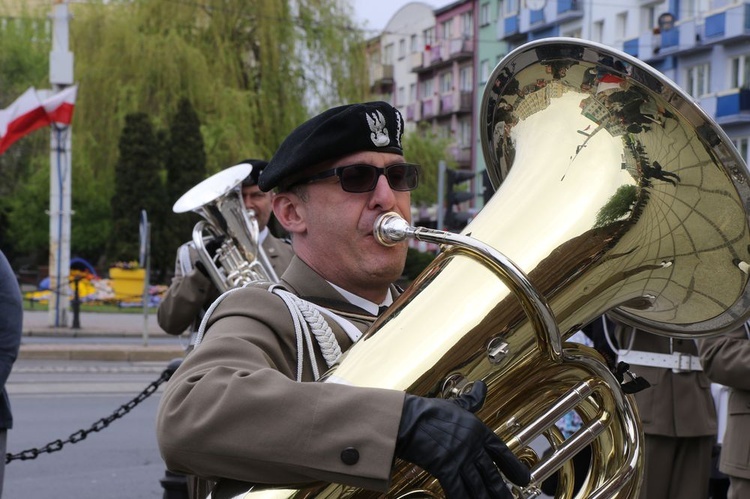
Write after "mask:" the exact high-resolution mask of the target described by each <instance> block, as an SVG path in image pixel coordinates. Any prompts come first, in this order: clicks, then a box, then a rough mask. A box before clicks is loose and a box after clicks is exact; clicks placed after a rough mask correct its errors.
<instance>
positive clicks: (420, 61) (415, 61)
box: [409, 52, 425, 71]
mask: <svg viewBox="0 0 750 499" xmlns="http://www.w3.org/2000/svg"><path fill="white" fill-rule="evenodd" d="M424 54H425V53H424V52H414V53H413V54H411V55H410V56H409V59H410V61H411V70H412V71H418V70H420V69H422V68H423V67H424V58H425V57H424Z"/></svg>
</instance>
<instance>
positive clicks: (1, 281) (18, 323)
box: [0, 252, 23, 389]
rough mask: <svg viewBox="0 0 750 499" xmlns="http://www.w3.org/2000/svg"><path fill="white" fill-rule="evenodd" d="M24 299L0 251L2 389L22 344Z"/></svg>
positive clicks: (0, 375)
mask: <svg viewBox="0 0 750 499" xmlns="http://www.w3.org/2000/svg"><path fill="white" fill-rule="evenodd" d="M22 324H23V301H22V298H21V290H20V289H19V288H18V281H17V280H16V276H15V274H14V273H13V270H12V269H11V267H10V264H9V263H8V260H7V259H6V258H5V255H4V254H3V253H2V252H0V389H4V388H5V383H6V382H7V381H8V376H9V375H10V371H11V368H12V367H13V363H14V362H15V360H16V357H17V356H18V349H19V347H20V346H21V334H22V329H23V328H22Z"/></svg>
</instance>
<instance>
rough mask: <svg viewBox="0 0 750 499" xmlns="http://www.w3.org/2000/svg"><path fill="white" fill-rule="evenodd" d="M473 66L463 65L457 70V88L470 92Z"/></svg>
mask: <svg viewBox="0 0 750 499" xmlns="http://www.w3.org/2000/svg"><path fill="white" fill-rule="evenodd" d="M472 70H473V68H472V67H471V66H464V67H462V68H461V69H459V70H458V88H459V90H461V91H462V92H471V90H472V87H473V85H474V82H473V81H472V80H473V78H472V77H471V73H472Z"/></svg>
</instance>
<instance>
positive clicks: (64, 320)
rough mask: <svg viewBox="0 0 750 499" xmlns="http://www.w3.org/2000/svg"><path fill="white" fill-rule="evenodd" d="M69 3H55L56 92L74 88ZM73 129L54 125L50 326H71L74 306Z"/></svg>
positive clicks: (53, 64) (53, 66) (52, 66)
mask: <svg viewBox="0 0 750 499" xmlns="http://www.w3.org/2000/svg"><path fill="white" fill-rule="evenodd" d="M69 18H70V15H69V13H68V2H67V0H54V6H53V10H52V51H51V52H50V58H49V79H50V83H51V84H52V92H53V94H54V93H57V92H60V91H62V90H63V89H65V88H66V87H67V86H69V85H72V84H73V54H72V52H70V51H69V50H68V20H69ZM71 135H72V133H71V128H70V125H65V126H63V125H59V124H55V123H52V127H51V130H50V204H49V215H50V244H49V286H50V301H49V325H50V326H53V327H67V326H68V312H69V306H70V294H71V291H70V284H69V279H70V217H71V186H72V179H71V174H72V172H71V166H72V162H71V156H72V154H71V153H72V151H71V145H72V140H71Z"/></svg>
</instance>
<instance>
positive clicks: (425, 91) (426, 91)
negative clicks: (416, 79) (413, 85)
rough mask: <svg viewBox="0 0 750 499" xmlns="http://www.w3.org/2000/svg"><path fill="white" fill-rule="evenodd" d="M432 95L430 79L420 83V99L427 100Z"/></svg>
mask: <svg viewBox="0 0 750 499" xmlns="http://www.w3.org/2000/svg"><path fill="white" fill-rule="evenodd" d="M433 93H434V91H433V83H432V78H428V79H426V80H424V81H423V82H422V98H423V99H429V98H430V97H432V94H433Z"/></svg>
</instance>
